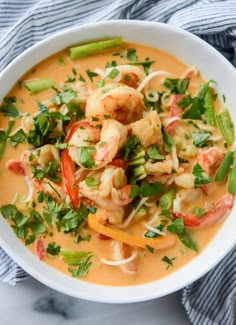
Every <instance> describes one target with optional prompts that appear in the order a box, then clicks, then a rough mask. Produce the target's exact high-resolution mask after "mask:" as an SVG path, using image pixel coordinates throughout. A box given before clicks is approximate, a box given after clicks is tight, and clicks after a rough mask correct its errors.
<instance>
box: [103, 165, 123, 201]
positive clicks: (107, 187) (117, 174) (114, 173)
mask: <svg viewBox="0 0 236 325" xmlns="http://www.w3.org/2000/svg"><path fill="white" fill-rule="evenodd" d="M100 181H101V184H100V186H99V193H100V196H101V197H107V196H109V195H110V194H111V192H112V188H113V187H114V188H115V189H118V188H123V187H124V186H125V185H126V184H127V178H126V176H125V171H124V169H123V168H121V167H115V166H107V167H106V168H105V170H104V171H103V173H102V175H101V177H100Z"/></svg>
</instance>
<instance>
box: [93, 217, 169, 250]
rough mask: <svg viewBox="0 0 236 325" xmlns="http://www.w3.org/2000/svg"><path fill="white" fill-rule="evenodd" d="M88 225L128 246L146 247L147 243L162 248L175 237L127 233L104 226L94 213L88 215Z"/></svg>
mask: <svg viewBox="0 0 236 325" xmlns="http://www.w3.org/2000/svg"><path fill="white" fill-rule="evenodd" d="M88 225H89V227H90V228H91V229H93V230H94V231H96V232H98V233H100V234H102V235H105V236H108V237H110V238H112V239H116V240H118V241H120V242H122V243H126V244H128V245H130V246H138V247H142V248H146V246H147V245H148V246H151V247H153V248H155V249H163V248H166V247H170V246H172V245H174V243H175V238H174V236H172V235H171V234H169V235H168V236H160V237H158V238H144V237H138V236H135V235H131V234H128V233H126V232H124V231H121V230H119V229H115V228H110V227H108V226H104V225H102V224H100V223H99V222H98V221H97V217H96V215H93V214H89V215H88Z"/></svg>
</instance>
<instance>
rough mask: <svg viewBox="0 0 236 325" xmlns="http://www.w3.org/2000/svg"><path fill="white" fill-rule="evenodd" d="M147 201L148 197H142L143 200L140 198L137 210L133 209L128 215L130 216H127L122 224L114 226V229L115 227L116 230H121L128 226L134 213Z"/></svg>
mask: <svg viewBox="0 0 236 325" xmlns="http://www.w3.org/2000/svg"><path fill="white" fill-rule="evenodd" d="M148 199H149V198H148V197H144V198H142V199H141V200H140V202H139V204H138V206H137V208H136V209H134V210H133V211H132V212H131V213H130V215H129V216H128V218H127V219H126V220H125V221H124V222H123V223H121V224H118V225H116V227H117V228H120V229H122V228H126V227H127V226H128V225H129V224H130V222H131V221H132V220H133V218H134V217H135V215H136V213H137V212H138V211H139V209H140V208H141V207H142V205H143V204H144V203H145V202H146V201H147V200H148Z"/></svg>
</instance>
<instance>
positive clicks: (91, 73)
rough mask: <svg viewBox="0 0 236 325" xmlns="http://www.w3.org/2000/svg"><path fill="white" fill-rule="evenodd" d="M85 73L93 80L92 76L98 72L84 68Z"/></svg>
mask: <svg viewBox="0 0 236 325" xmlns="http://www.w3.org/2000/svg"><path fill="white" fill-rule="evenodd" d="M86 73H87V75H88V77H89V79H90V80H91V81H93V78H94V77H97V76H98V74H97V73H96V72H93V71H91V70H90V69H87V70H86Z"/></svg>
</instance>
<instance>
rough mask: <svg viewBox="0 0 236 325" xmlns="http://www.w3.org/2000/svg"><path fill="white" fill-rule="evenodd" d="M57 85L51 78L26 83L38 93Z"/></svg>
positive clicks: (32, 90)
mask: <svg viewBox="0 0 236 325" xmlns="http://www.w3.org/2000/svg"><path fill="white" fill-rule="evenodd" d="M54 85H55V82H54V81H53V80H50V79H38V80H31V81H27V82H25V83H24V86H25V87H26V88H27V89H28V90H29V91H30V92H31V93H32V94H37V93H40V92H41V91H44V90H47V89H49V88H51V87H52V86H54Z"/></svg>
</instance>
